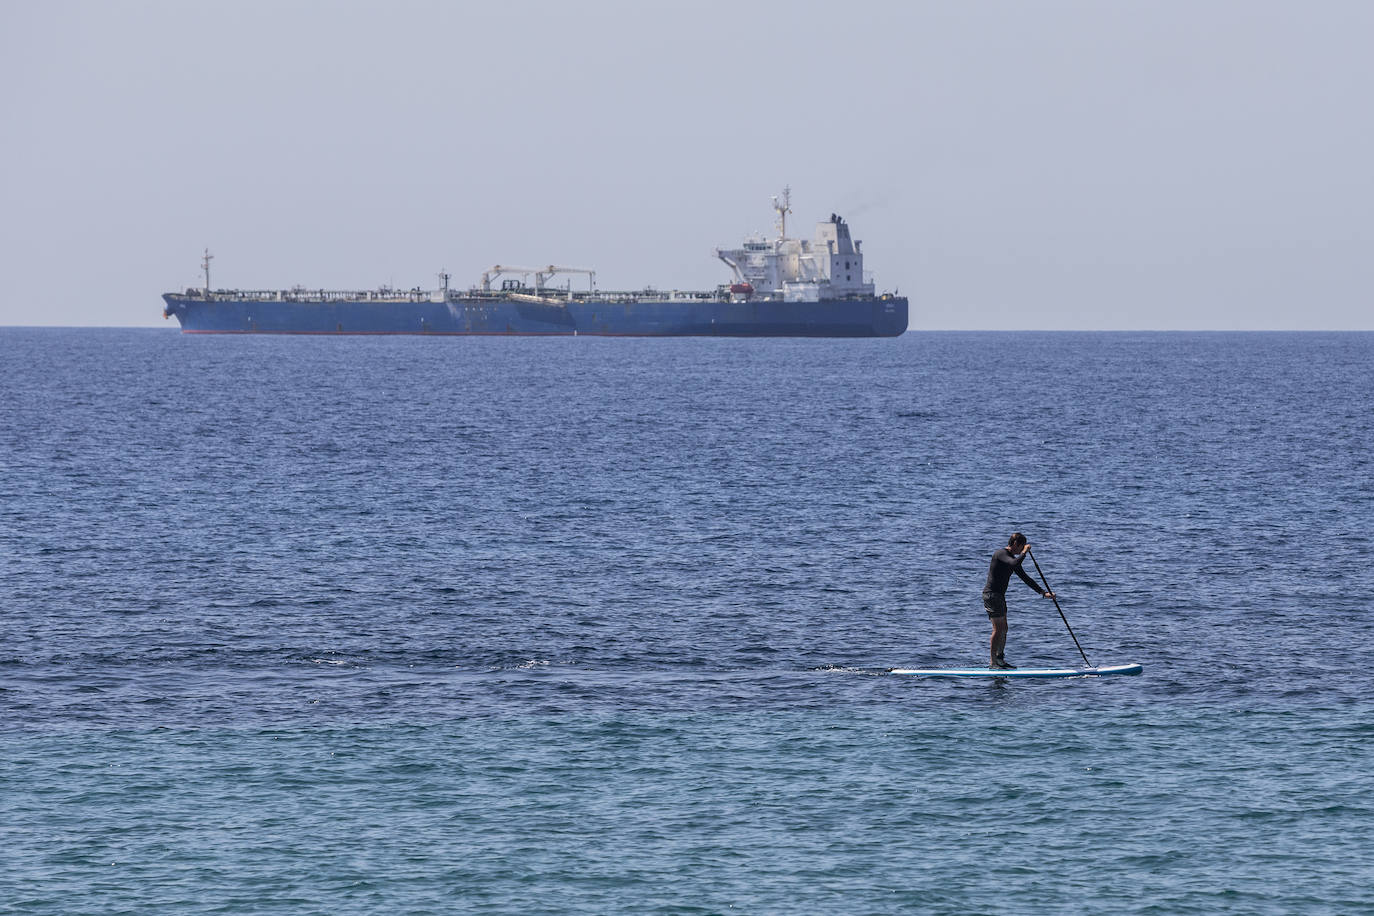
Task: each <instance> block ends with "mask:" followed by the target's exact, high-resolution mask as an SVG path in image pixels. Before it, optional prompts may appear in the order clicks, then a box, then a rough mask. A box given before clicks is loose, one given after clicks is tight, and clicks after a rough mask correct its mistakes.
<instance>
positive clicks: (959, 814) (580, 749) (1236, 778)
mask: <svg viewBox="0 0 1374 916" xmlns="http://www.w3.org/2000/svg"><path fill="white" fill-rule="evenodd" d="M1372 381H1374V335H1371V334H1035V333H1008V334H925V333H911V334H908V335H906V336H905V337H903V338H900V339H898V340H896V341H786V340H765V341H734V340H596V339H588V338H577V339H567V340H545V339H501V338H495V339H453V338H450V339H418V338H378V339H368V338H340V339H319V338H261V337H253V338H247V337H244V338H239V337H190V336H181V335H179V334H176V333H174V332H171V331H153V330H56V329H42V330H37V329H14V328H9V329H0V472H2V473H0V912H3V913H26V914H27V913H44V914H46V913H53V914H58V913H61V914H67V913H154V912H156V913H185V914H202V913H205V914H208V913H244V914H252V913H329V914H364V913H367V914H373V913H444V912H474V913H483V912H490V913H509V912H517V911H518V912H547V913H587V914H593V913H608V912H627V913H631V912H632V913H654V912H657V913H683V914H686V913H721V912H728V911H737V912H745V913H780V912H798V911H801V912H818V911H824V912H839V913H893V912H913V913H951V914H954V913H1034V914H1041V913H1043V914H1059V913H1064V912H1068V911H1070V910H1090V911H1116V912H1123V913H1138V914H1146V913H1159V914H1181V913H1208V914H1211V913H1237V914H1239V913H1246V914H1251V913H1332V914H1338V913H1339V914H1347V913H1356V912H1371V911H1374V864H1372V859H1374V857H1372V856H1371V853H1370V844H1369V840H1368V833H1367V831H1368V830H1369V825H1370V823H1371V815H1374V800H1371V795H1370V793H1371V790H1372V789H1374V776H1372V775H1371V773H1374V674H1371V671H1374V668H1371V666H1370V664H1369V655H1370V650H1369V643H1370V641H1371V637H1372V636H1374V625H1371V618H1370V614H1369V610H1368V601H1367V597H1366V592H1367V589H1368V586H1367V584H1366V583H1367V579H1368V570H1369V567H1370V557H1371V549H1370V546H1369V545H1370V536H1371V533H1374V459H1372V458H1371V452H1372V451H1374V449H1372V448H1371V446H1374V384H1371V382H1372ZM1014 529H1019V530H1022V531H1025V532H1026V533H1027V534H1028V535H1029V536H1030V539H1031V543H1032V544H1033V545H1034V547H1035V548H1036V556H1037V558H1038V559H1039V560H1040V564H1041V566H1042V568H1043V569H1044V572H1045V575H1046V576H1047V577H1048V578H1049V581H1050V584H1051V585H1053V586H1054V588H1055V589H1056V590H1057V591H1058V592H1059V593H1060V596H1061V599H1062V600H1061V604H1062V606H1063V608H1064V611H1065V613H1066V614H1067V615H1068V618H1069V620H1070V622H1071V623H1072V624H1073V626H1074V630H1075V632H1076V633H1077V634H1078V637H1079V639H1080V641H1081V642H1082V643H1083V647H1084V649H1085V651H1086V652H1087V654H1088V656H1089V657H1090V658H1091V660H1092V661H1093V662H1094V663H1097V664H1111V663H1122V662H1141V663H1143V664H1144V665H1145V673H1144V675H1143V676H1141V677H1138V678H1115V679H1112V678H1109V679H1100V680H1093V679H1084V680H1070V681H1057V682H1042V683H1016V682H1001V683H998V682H991V683H948V682H934V681H922V680H920V679H916V678H903V677H900V676H893V675H889V674H887V673H886V669H888V668H890V667H894V666H908V665H921V666H950V665H968V664H984V663H986V655H987V648H986V643H987V636H988V626H987V620H986V617H985V615H984V614H983V611H982V607H981V602H980V600H979V596H978V593H979V590H980V588H981V586H982V580H983V575H984V572H985V570H986V565H987V559H988V556H989V555H990V554H991V552H992V551H993V550H994V549H995V548H996V547H998V546H1000V545H1001V544H1002V543H1004V542H1005V539H1006V536H1007V534H1008V533H1009V532H1010V531H1012V530H1014ZM1009 599H1010V604H1011V616H1010V621H1011V634H1010V640H1009V643H1008V649H1007V655H1008V657H1009V658H1010V659H1011V660H1012V661H1013V662H1014V663H1015V664H1018V665H1023V666H1027V665H1040V664H1045V665H1060V664H1073V663H1076V662H1077V661H1079V658H1078V654H1077V651H1076V650H1075V649H1074V646H1073V643H1072V641H1071V640H1070V639H1069V637H1068V634H1067V633H1066V631H1065V629H1064V626H1063V623H1062V622H1061V621H1060V619H1059V616H1058V615H1057V614H1056V613H1055V611H1054V607H1053V605H1052V604H1051V603H1050V602H1048V601H1042V600H1040V599H1038V598H1036V596H1035V595H1034V594H1033V593H1031V592H1030V591H1029V590H1028V589H1026V588H1024V587H1023V586H1021V585H1019V584H1018V583H1017V582H1016V581H1015V580H1013V585H1012V591H1011V592H1010V593H1009Z"/></svg>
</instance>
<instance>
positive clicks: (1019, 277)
mask: <svg viewBox="0 0 1374 916" xmlns="http://www.w3.org/2000/svg"><path fill="white" fill-rule="evenodd" d="M1372 45H1374V3H1370V2H1335V0H1326V2H1321V0H1317V2H1296V0H1295V2H1290V3H1279V2H1272V0H1248V2H1242V0H1189V2H1183V0H1177V2H1173V0H1153V2H1112V0H1099V2H1064V0H1055V2H1048V0H1047V2H1029V0H1027V2H976V0H969V2H954V0H951V2H941V3H934V2H912V3H900V2H887V3H878V2H844V3H839V2H834V3H812V2H800V0H798V2H772V0H768V2H756V3H751V2H747V0H740V2H734V3H721V2H691V3H651V2H568V3H521V2H506V3H487V2H484V3H457V2H455V3H437V2H436V3H421V2H395V0H389V2H386V3H381V2H378V3H357V2H340V3H303V2H280V0H278V2H245V0H233V2H204V3H193V2H165V3H135V2H118V0H116V2H104V3H96V2H92V3H81V2H27V0H3V2H0V123H3V125H4V127H3V132H2V133H0V233H3V235H2V236H0V275H2V276H3V282H4V292H3V294H0V324H28V325H65V324H76V325H158V326H168V325H169V324H170V325H173V326H174V322H171V323H166V322H164V321H163V319H162V318H161V300H160V299H159V294H160V293H162V292H164V291H167V290H170V289H176V288H181V287H184V286H187V285H198V284H199V258H200V252H201V249H202V248H203V247H206V246H208V247H209V248H210V249H211V250H212V251H213V252H214V253H215V255H216V258H215V261H214V264H213V268H212V269H213V281H214V284H215V285H216V286H239V287H269V288H280V287H287V286H291V285H295V284H303V285H306V286H310V287H328V288H355V287H356V288H372V287H375V286H377V285H379V284H394V285H398V286H404V287H408V286H415V285H420V286H425V287H433V286H437V285H438V281H437V279H436V278H435V274H436V273H437V272H438V271H439V270H440V269H441V268H447V269H448V270H449V271H450V272H451V273H452V274H453V275H454V280H453V283H454V285H456V286H462V287H466V286H468V285H471V284H472V283H474V282H475V281H476V280H477V278H478V276H479V274H480V273H481V271H482V270H483V269H484V268H486V267H487V266H489V265H491V264H493V263H497V262H506V263H536V264H547V263H551V262H552V263H561V264H570V265H575V266H584V267H591V268H594V269H596V271H597V273H598V285H600V286H601V287H602V288H606V289H612V288H635V287H642V286H644V285H653V286H656V287H659V288H665V289H667V288H675V287H676V288H684V289H686V288H708V287H713V286H714V285H715V284H717V283H719V282H724V281H726V280H727V279H728V278H729V273H728V270H727V269H726V268H725V266H724V265H722V264H720V263H719V262H717V261H714V260H713V259H712V257H711V249H712V248H713V247H715V246H717V245H720V246H727V245H730V246H732V245H734V244H735V243H737V242H738V241H739V239H740V237H741V236H742V235H743V234H745V233H747V232H750V231H755V230H760V231H769V230H771V227H772V218H773V217H772V212H771V210H770V209H769V199H770V197H771V196H772V195H774V194H777V193H779V192H780V191H781V189H782V187H783V185H784V184H790V185H791V186H792V189H793V209H794V215H793V216H792V217H791V220H790V222H789V230H793V229H794V227H795V230H797V231H793V232H792V233H791V234H794V235H796V234H800V235H803V236H805V237H809V236H810V233H811V229H812V226H813V224H814V223H815V221H816V220H818V219H823V218H825V217H827V216H828V215H829V214H830V213H831V212H832V211H833V212H838V213H840V214H841V215H843V216H845V217H846V218H847V219H848V220H849V222H850V224H851V226H852V227H853V229H854V233H855V236H856V237H857V238H860V239H862V240H864V251H865V253H866V255H867V259H866V260H867V266H868V267H869V268H870V269H871V271H872V272H873V274H874V277H875V279H876V281H877V284H878V287H879V289H892V288H894V287H895V288H898V289H900V291H901V292H903V293H905V294H908V295H910V296H911V314H912V320H911V326H912V328H913V329H927V328H977V329H981V328H1045V329H1055V328H1106V329H1116V328H1178V329H1195V328H1206V329H1212V328H1215V329H1231V328H1237V329H1251V328H1255V329H1265V328H1274V329H1289V328H1296V329H1309V328H1310V329H1374V260H1371V256H1370V255H1371V251H1374V177H1372V176H1371V173H1372V172H1374V120H1372V119H1371V116H1370V105H1371V99H1374V54H1371V53H1370V48H1371V46H1372Z"/></svg>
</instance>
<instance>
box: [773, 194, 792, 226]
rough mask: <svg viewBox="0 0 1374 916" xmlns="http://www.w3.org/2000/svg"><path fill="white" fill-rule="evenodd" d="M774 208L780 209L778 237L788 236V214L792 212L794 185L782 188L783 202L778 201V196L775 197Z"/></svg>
mask: <svg viewBox="0 0 1374 916" xmlns="http://www.w3.org/2000/svg"><path fill="white" fill-rule="evenodd" d="M773 209H774V210H777V211H778V233H779V234H778V238H780V239H785V238H787V214H789V213H791V212H792V187H791V185H789V186H787V187H785V188H783V189H782V203H781V204H779V203H778V199H777V198H776V197H774V198H773Z"/></svg>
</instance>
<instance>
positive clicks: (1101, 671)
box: [892, 665, 1145, 677]
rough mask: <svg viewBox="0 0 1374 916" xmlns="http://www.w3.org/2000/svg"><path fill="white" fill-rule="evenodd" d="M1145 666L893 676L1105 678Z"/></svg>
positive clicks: (964, 670)
mask: <svg viewBox="0 0 1374 916" xmlns="http://www.w3.org/2000/svg"><path fill="white" fill-rule="evenodd" d="M1144 670H1145V666H1144V665H1103V666H1101V667H1098V668H893V669H892V673H893V674H918V675H923V676H925V677H1105V676H1106V675H1109V674H1139V673H1140V672H1142V671H1144Z"/></svg>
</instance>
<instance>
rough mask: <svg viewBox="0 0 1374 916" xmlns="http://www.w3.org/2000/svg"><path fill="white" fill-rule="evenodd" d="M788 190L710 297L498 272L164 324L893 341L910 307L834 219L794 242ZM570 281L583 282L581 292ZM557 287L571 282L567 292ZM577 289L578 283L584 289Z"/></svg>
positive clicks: (203, 301)
mask: <svg viewBox="0 0 1374 916" xmlns="http://www.w3.org/2000/svg"><path fill="white" fill-rule="evenodd" d="M790 203H791V194H790V189H789V190H787V191H784V192H783V196H782V199H781V200H779V199H778V198H774V199H773V208H774V210H775V211H776V212H777V214H778V223H777V229H778V235H777V237H775V238H765V237H762V236H752V237H750V238H746V239H745V240H744V242H743V244H742V246H741V247H739V248H731V249H716V250H715V252H714V254H715V256H716V257H717V258H719V259H720V260H721V261H722V262H723V263H724V264H725V265H726V266H727V267H729V268H730V270H731V272H732V273H733V277H732V280H731V282H729V283H723V284H721V285H719V286H717V287H716V288H715V289H713V290H707V291H680V290H671V291H661V290H655V289H652V288H649V289H641V290H632V291H623V292H606V291H602V290H598V289H597V288H596V273H595V271H592V270H587V269H584V268H575V267H560V266H556V265H552V264H550V265H548V266H545V267H516V266H512V265H503V264H497V265H495V266H493V267H491V268H489V269H488V270H487V271H486V272H484V273H483V274H482V278H481V282H480V283H479V284H478V285H476V286H474V287H473V288H471V289H468V290H463V291H458V290H452V289H450V288H449V279H450V277H449V275H448V274H447V273H440V274H439V275H438V276H439V279H440V280H441V281H442V286H441V287H440V288H439V289H436V290H424V289H421V288H419V287H416V288H414V289H409V290H398V289H392V288H389V287H382V288H380V289H376V290H370V291H338V290H325V289H306V288H304V287H300V286H297V287H293V288H291V289H285V290H241V289H212V288H211V286H210V260H211V258H212V257H213V255H211V254H210V251H209V249H206V250H205V254H204V258H203V260H202V261H201V268H202V269H203V270H204V272H205V285H204V286H203V287H201V288H200V289H195V288H190V289H187V290H185V291H184V292H180V293H165V294H164V295H163V297H162V298H163V301H164V302H165V303H166V306H165V308H164V310H163V313H162V314H163V317H164V318H172V317H175V318H176V319H177V320H178V321H179V322H180V323H181V330H182V332H183V333H187V334H436V335H438V334H511V335H522V334H529V335H548V334H566V335H575V334H592V335H607V336H642V337H654V336H721V337H897V336H898V335H900V334H902V333H903V332H904V331H905V330H906V326H907V300H906V298H905V297H902V296H898V295H896V294H895V293H881V294H879V293H876V292H875V290H874V284H873V282H872V281H871V280H870V279H868V278H867V277H866V275H865V272H864V261H863V252H862V250H861V246H862V243H861V242H859V241H856V240H854V239H853V238H852V237H851V236H850V233H849V225H848V224H847V223H846V222H845V221H844V220H843V219H842V218H841V217H840V216H838V215H835V214H831V216H830V218H829V219H827V220H824V221H822V222H820V223H818V224H817V226H816V232H815V236H814V238H812V239H809V240H801V239H791V238H788V237H787V214H788V213H790V212H791V207H790ZM572 275H579V276H584V277H585V278H586V285H587V288H586V289H580V288H579V289H574V288H573V282H572ZM559 278H565V279H564V282H563V283H562V285H559ZM577 285H578V286H579V287H580V286H581V285H582V281H581V280H579V281H578V284H577Z"/></svg>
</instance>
